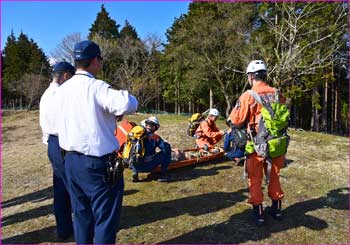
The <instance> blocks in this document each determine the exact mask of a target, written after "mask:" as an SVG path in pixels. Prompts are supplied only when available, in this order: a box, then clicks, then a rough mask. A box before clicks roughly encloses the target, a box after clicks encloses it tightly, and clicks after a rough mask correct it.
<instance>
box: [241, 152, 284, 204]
mask: <svg viewBox="0 0 350 245" xmlns="http://www.w3.org/2000/svg"><path fill="white" fill-rule="evenodd" d="M283 166H284V156H281V157H276V158H273V159H272V166H271V172H270V181H269V185H268V195H269V197H270V198H271V199H272V200H281V199H282V198H283V197H284V193H283V191H282V189H281V184H280V180H279V175H280V170H281V168H282V167H283ZM246 168H247V172H248V184H249V194H250V197H249V200H248V202H249V203H250V204H252V205H259V204H262V202H263V200H264V194H263V192H262V189H261V187H262V181H263V178H264V172H266V169H267V164H266V163H264V159H263V158H262V157H260V156H258V155H257V154H256V153H253V154H250V155H248V156H247V163H246ZM263 171H264V172H263Z"/></svg>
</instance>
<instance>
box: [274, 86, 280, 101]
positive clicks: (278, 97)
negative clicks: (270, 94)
mask: <svg viewBox="0 0 350 245" xmlns="http://www.w3.org/2000/svg"><path fill="white" fill-rule="evenodd" d="M275 102H276V103H280V90H279V89H277V88H276V90H275Z"/></svg>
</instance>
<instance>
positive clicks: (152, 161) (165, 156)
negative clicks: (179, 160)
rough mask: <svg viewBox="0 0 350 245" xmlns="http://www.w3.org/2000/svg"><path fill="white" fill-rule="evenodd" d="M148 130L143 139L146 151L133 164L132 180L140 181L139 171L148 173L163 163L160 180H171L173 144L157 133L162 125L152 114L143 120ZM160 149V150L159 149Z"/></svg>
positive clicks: (143, 124)
mask: <svg viewBox="0 0 350 245" xmlns="http://www.w3.org/2000/svg"><path fill="white" fill-rule="evenodd" d="M141 125H142V126H143V127H144V128H145V130H146V136H145V139H144V140H143V147H144V153H143V157H142V158H138V160H137V161H136V162H135V163H133V164H131V169H132V171H133V175H132V181H133V182H138V181H139V178H138V173H148V172H151V171H152V170H153V169H155V168H156V167H157V166H158V165H159V164H160V165H161V174H160V176H159V178H158V181H159V182H169V181H170V176H169V174H168V166H169V163H170V161H171V146H170V144H169V143H167V142H165V141H164V140H163V139H162V138H161V137H160V136H159V135H158V134H156V133H155V131H157V130H158V129H159V127H160V124H159V121H158V119H157V118H156V117H154V116H152V117H149V118H148V119H145V120H143V121H142V122H141ZM158 150H159V151H158Z"/></svg>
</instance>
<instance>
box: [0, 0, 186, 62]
mask: <svg viewBox="0 0 350 245" xmlns="http://www.w3.org/2000/svg"><path fill="white" fill-rule="evenodd" d="M189 3H190V2H189V1H133V2H131V1H129V2H128V1H123V2H122V1H118V2H117V1H105V2H104V1H84V2H83V1H75V2H73V1H52V2H49V1H45V2H44V1H32V2H31V1H21V2H16V1H1V3H0V4H1V50H3V49H4V47H5V44H6V39H7V37H8V36H9V35H10V33H11V30H13V32H14V34H15V36H16V37H18V36H19V34H20V32H21V31H22V32H23V33H24V34H26V35H27V36H28V37H29V38H32V39H33V40H34V42H36V43H37V44H38V45H39V47H40V48H42V50H43V51H44V52H45V54H46V55H47V56H50V53H51V52H53V51H54V49H55V48H56V46H57V45H58V44H59V43H60V42H61V41H62V39H63V38H64V37H65V36H67V35H69V34H72V33H75V32H80V33H81V34H82V35H83V36H84V37H85V36H87V35H88V33H89V29H90V28H91V25H92V24H93V23H94V21H95V19H96V16H97V13H98V12H100V10H101V4H104V6H105V8H106V10H107V12H108V13H109V16H110V17H111V18H112V19H114V20H115V21H116V22H117V24H120V25H121V27H120V28H119V31H120V29H121V28H122V27H123V26H124V23H125V20H128V22H129V23H130V24H131V25H132V26H133V27H134V28H135V29H136V31H137V33H138V35H139V36H140V37H141V39H142V38H145V37H146V36H147V35H148V34H157V35H158V36H160V37H161V38H162V41H164V42H165V41H166V37H165V32H166V30H167V29H168V28H169V27H171V26H172V24H173V22H174V19H175V18H178V17H179V16H180V15H181V14H184V13H187V10H188V5H189Z"/></svg>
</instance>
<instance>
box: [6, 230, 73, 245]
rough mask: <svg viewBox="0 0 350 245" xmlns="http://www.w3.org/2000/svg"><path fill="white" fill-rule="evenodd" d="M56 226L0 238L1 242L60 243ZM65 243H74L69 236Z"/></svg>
mask: <svg viewBox="0 0 350 245" xmlns="http://www.w3.org/2000/svg"><path fill="white" fill-rule="evenodd" d="M55 233H56V227H55V226H50V227H46V228H43V229H41V230H36V231H32V232H27V233H24V234H21V235H17V236H13V237H9V238H6V239H2V240H1V244H38V243H62V242H59V241H58V240H57V239H56V237H55V236H56V235H55ZM64 242H65V243H74V238H73V237H71V238H69V239H67V240H66V241H64Z"/></svg>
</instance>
